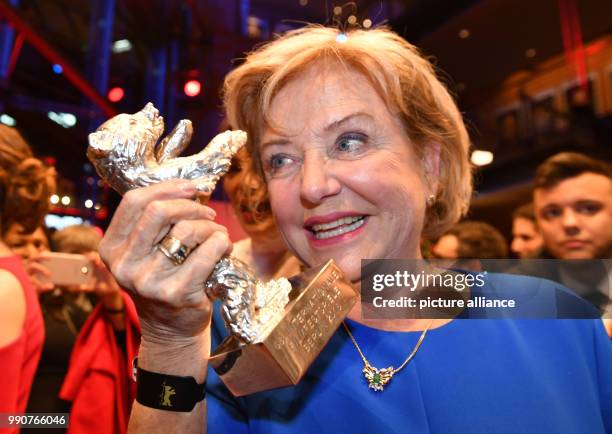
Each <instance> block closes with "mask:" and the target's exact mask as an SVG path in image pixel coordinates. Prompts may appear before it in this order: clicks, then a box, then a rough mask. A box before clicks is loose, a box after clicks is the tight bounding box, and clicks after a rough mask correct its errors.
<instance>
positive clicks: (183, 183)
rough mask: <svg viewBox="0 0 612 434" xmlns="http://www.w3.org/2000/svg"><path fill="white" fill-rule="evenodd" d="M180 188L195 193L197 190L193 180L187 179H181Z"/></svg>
mask: <svg viewBox="0 0 612 434" xmlns="http://www.w3.org/2000/svg"><path fill="white" fill-rule="evenodd" d="M178 188H180V189H181V190H183V191H185V192H188V193H195V190H196V188H195V185H194V184H193V182H191V181H186V180H183V181H180V183H179V185H178Z"/></svg>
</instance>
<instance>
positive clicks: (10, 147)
mask: <svg viewBox="0 0 612 434" xmlns="http://www.w3.org/2000/svg"><path fill="white" fill-rule="evenodd" d="M53 193H55V169H53V168H52V167H48V166H46V165H45V164H43V162H42V161H40V160H39V159H37V158H34V156H33V155H32V151H31V149H30V147H29V146H28V144H27V143H26V141H25V140H24V139H23V137H22V136H21V134H19V132H17V130H15V129H14V128H11V127H7V126H6V125H0V232H2V235H4V233H5V232H6V231H7V230H8V228H9V227H10V226H11V225H12V224H13V223H19V224H20V225H21V226H22V227H23V228H24V232H25V233H31V232H33V231H34V230H35V229H36V228H37V227H38V226H41V225H42V222H43V218H44V216H45V214H47V212H48V211H49V197H50V196H51V194H53Z"/></svg>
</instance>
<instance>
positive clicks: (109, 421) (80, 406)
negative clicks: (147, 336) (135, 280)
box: [60, 293, 140, 434]
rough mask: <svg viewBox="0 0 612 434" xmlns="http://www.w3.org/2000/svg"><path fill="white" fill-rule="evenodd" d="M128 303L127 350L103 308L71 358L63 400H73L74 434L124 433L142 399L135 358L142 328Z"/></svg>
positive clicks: (96, 311) (85, 327)
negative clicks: (133, 373) (134, 378)
mask: <svg viewBox="0 0 612 434" xmlns="http://www.w3.org/2000/svg"><path fill="white" fill-rule="evenodd" d="M122 295H123V301H124V303H125V341H126V351H127V354H124V353H123V351H122V350H121V349H120V348H119V346H118V345H117V341H116V338H115V331H114V330H113V326H112V325H111V323H110V322H109V321H108V320H107V319H106V317H105V316H106V313H104V311H103V310H102V305H101V304H99V305H98V306H97V307H96V308H95V309H94V310H93V312H92V313H91V315H90V316H89V318H88V319H87V322H86V323H85V324H84V325H83V328H82V329H81V332H80V333H79V336H78V338H77V341H76V343H75V345H74V349H73V350H72V355H71V356H70V365H69V367H68V373H67V374H66V378H65V380H64V384H63V385H62V390H61V391H60V398H62V399H65V400H67V401H72V409H71V410H70V425H69V427H68V434H85V433H87V434H89V433H96V434H124V433H126V432H127V425H128V420H129V415H130V410H131V408H132V402H133V401H134V398H135V397H136V383H134V382H133V381H132V380H131V371H132V368H131V363H132V359H133V358H134V357H136V355H137V353H138V346H139V345H140V325H139V323H138V315H137V314H136V308H135V307H134V303H133V302H132V300H131V299H130V297H129V296H128V295H127V294H125V293H122Z"/></svg>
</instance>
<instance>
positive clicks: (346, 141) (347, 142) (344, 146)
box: [336, 133, 367, 153]
mask: <svg viewBox="0 0 612 434" xmlns="http://www.w3.org/2000/svg"><path fill="white" fill-rule="evenodd" d="M366 140H367V138H366V136H365V135H363V134H358V133H351V134H345V135H343V136H341V137H340V138H339V139H338V140H337V141H336V151H338V152H340V153H345V152H348V153H358V152H360V151H363V150H364V147H365V144H366Z"/></svg>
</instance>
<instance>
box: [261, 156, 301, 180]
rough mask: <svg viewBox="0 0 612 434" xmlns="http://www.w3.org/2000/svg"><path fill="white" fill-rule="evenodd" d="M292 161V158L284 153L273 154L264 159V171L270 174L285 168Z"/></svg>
mask: <svg viewBox="0 0 612 434" xmlns="http://www.w3.org/2000/svg"><path fill="white" fill-rule="evenodd" d="M293 162H294V158H292V157H290V156H288V155H285V154H275V155H272V156H271V157H270V158H268V159H267V160H266V164H265V168H264V169H265V171H266V172H268V173H269V174H271V175H274V174H277V173H279V172H282V171H283V170H286V169H287V168H288V167H289V166H291V164H292V163H293Z"/></svg>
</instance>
